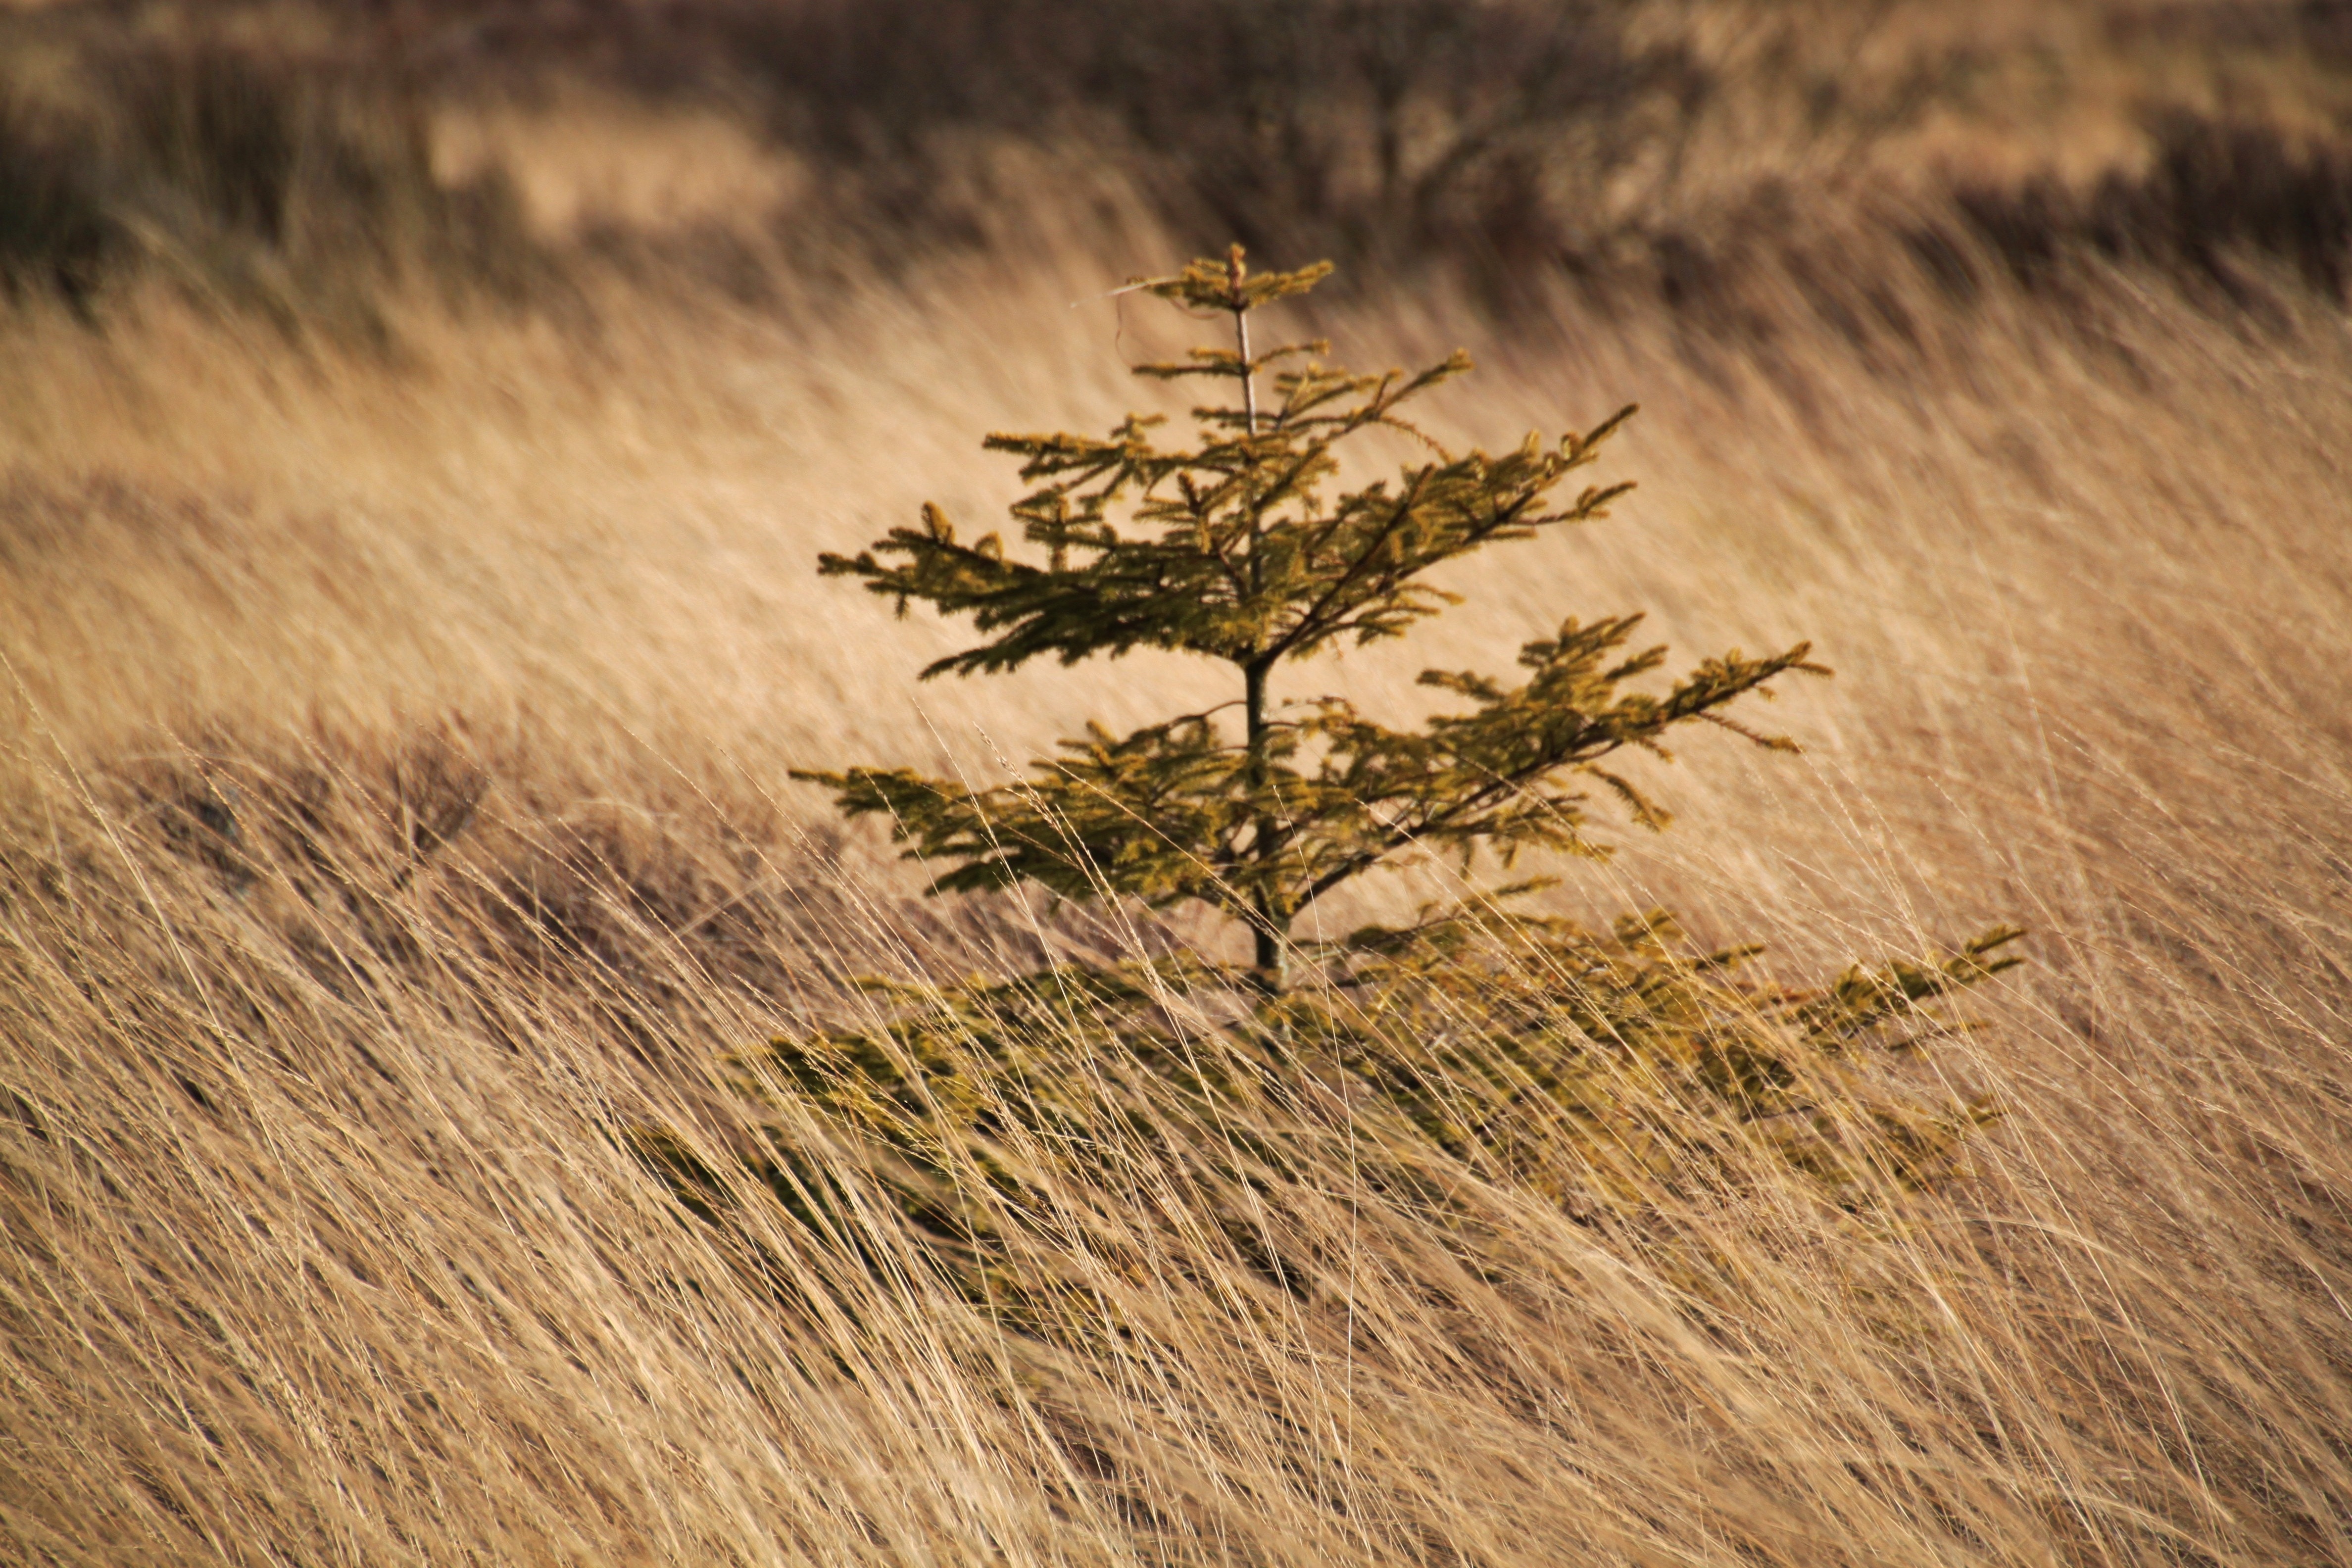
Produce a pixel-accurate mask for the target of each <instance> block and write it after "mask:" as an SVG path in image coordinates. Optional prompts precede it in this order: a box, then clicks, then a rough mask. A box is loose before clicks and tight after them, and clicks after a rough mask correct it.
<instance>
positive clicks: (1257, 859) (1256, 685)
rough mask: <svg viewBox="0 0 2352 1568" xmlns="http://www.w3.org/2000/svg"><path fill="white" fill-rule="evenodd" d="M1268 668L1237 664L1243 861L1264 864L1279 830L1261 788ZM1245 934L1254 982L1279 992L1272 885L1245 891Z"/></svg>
mask: <svg viewBox="0 0 2352 1568" xmlns="http://www.w3.org/2000/svg"><path fill="white" fill-rule="evenodd" d="M1267 668H1268V667H1267V666H1266V665H1265V664H1263V663H1253V664H1247V665H1244V666H1243V667H1242V679H1243V682H1244V687H1243V690H1244V702H1243V709H1244V712H1245V713H1246V714H1247V715H1248V722H1249V762H1248V765H1247V767H1246V769H1245V770H1244V774H1243V776H1244V780H1245V781H1246V783H1247V784H1248V785H1249V791H1250V796H1251V805H1252V810H1253V813H1254V817H1253V820H1252V822H1251V824H1250V853H1249V856H1248V858H1247V859H1246V860H1245V861H1244V864H1247V865H1252V866H1255V867H1261V868H1262V867H1265V865H1266V863H1267V862H1268V861H1270V860H1271V859H1272V858H1273V850H1274V843H1275V837H1276V834H1277V833H1279V832H1280V826H1279V825H1278V824H1277V823H1276V821H1275V820H1274V813H1273V812H1272V811H1271V810H1269V809H1268V808H1267V806H1266V805H1265V787H1266V777H1267V775H1266V765H1265V747H1266V734H1267V730H1266V720H1265V678H1266V672H1267ZM1250 907H1251V910H1252V911H1253V914H1252V918H1251V920H1250V934H1251V936H1252V938H1253V939H1254V952H1253V956H1252V958H1251V960H1250V962H1251V963H1253V964H1254V965H1255V967H1256V969H1257V973H1258V981H1259V984H1263V985H1264V986H1265V989H1266V992H1267V994H1278V993H1279V992H1280V991H1281V990H1282V988H1283V985H1284V984H1285V983H1286V981H1287V980H1288V978H1289V976H1288V974H1287V973H1286V968H1287V964H1286V960H1285V958H1284V954H1283V945H1284V939H1285V938H1286V937H1287V936H1288V935H1289V933H1290V931H1289V928H1290V921H1289V920H1288V918H1287V917H1286V916H1285V915H1283V914H1282V912H1281V911H1280V910H1279V909H1278V908H1277V907H1276V903H1275V894H1274V889H1272V888H1270V887H1268V886H1266V885H1265V884H1264V883H1260V884H1259V885H1258V886H1256V887H1255V888H1253V889H1251V890H1250Z"/></svg>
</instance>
